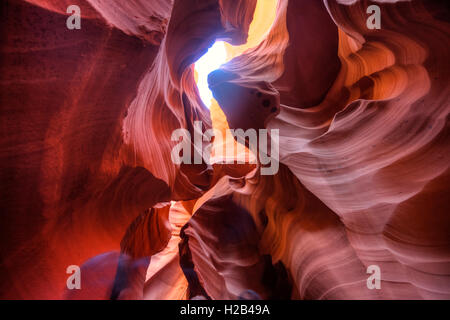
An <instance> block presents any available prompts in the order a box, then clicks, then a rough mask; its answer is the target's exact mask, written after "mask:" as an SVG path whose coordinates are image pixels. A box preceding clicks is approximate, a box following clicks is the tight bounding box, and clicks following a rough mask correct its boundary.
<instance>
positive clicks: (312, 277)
mask: <svg viewBox="0 0 450 320" xmlns="http://www.w3.org/2000/svg"><path fill="white" fill-rule="evenodd" d="M259 1H264V0H259ZM71 4H76V5H78V6H79V7H80V8H81V19H82V28H81V29H80V30H68V29H67V28H66V19H67V17H68V15H69V14H68V13H67V12H66V9H67V6H69V5H71ZM256 4H257V0H202V1H198V0H174V1H172V0H151V1H144V0H128V1H120V0H111V1H100V0H70V1H68V0H4V1H2V3H1V4H0V6H1V9H2V10H1V22H0V23H1V24H2V26H1V33H2V38H1V39H2V40H1V45H0V55H1V59H0V61H1V62H0V68H1V70H0V71H1V72H0V74H1V75H0V81H1V89H0V106H1V107H0V119H1V121H0V128H1V130H2V135H1V137H0V164H1V165H0V191H1V192H0V194H1V197H0V212H1V215H0V219H1V222H0V225H1V232H0V235H1V262H0V274H1V281H0V298H2V299H255V298H256V299H450V216H449V212H450V202H449V200H448V194H449V190H450V189H449V188H450V171H449V163H450V131H449V129H450V127H449V111H450V100H449V92H450V87H449V83H450V59H449V56H450V15H449V11H448V8H447V6H446V5H445V1H436V0H431V1H429V0H412V1H401V0H398V1H396V0H389V1H388V0H386V1H374V2H373V1H366V0H360V1H357V0H322V1H310V0H278V5H277V12H276V17H275V21H274V23H273V25H272V27H271V29H270V30H269V32H268V33H267V35H266V36H265V38H264V39H263V40H262V42H261V43H260V44H259V45H257V46H256V47H253V48H249V49H248V50H247V51H245V52H244V53H243V54H241V55H238V56H236V57H235V58H234V59H232V60H231V61H229V62H228V63H227V64H225V65H224V66H222V67H221V68H220V69H219V70H216V71H214V72H212V73H211V74H210V76H209V84H210V88H211V90H212V91H213V94H214V96H215V98H216V100H217V102H218V103H219V105H220V107H221V109H222V111H223V113H224V115H225V117H226V120H227V121H225V118H223V119H221V120H220V119H219V122H220V121H222V122H220V123H221V124H220V123H219V122H218V121H217V117H219V118H220V116H218V115H217V114H214V111H211V112H210V111H209V110H208V109H207V108H206V107H205V105H204V104H203V102H202V101H201V99H200V97H199V94H198V90H197V87H196V83H195V77H194V68H193V63H194V62H195V61H196V60H197V59H198V58H200V57H201V56H202V55H203V54H204V53H205V52H206V51H207V49H208V47H210V46H211V45H212V44H213V43H214V42H215V41H216V40H224V41H227V42H229V43H230V44H232V45H242V44H245V42H246V41H247V34H248V31H249V26H250V23H251V21H252V18H253V13H254V10H255V7H256ZM371 4H376V5H378V6H379V7H380V9H381V17H382V26H381V29H374V30H373V29H369V28H368V27H367V25H366V20H367V17H368V14H367V12H366V10H367V7H368V6H370V5H371ZM214 119H216V121H215V120H214ZM196 121H201V123H202V125H203V126H202V128H201V130H202V131H204V130H207V129H210V128H212V127H214V126H216V127H217V126H219V124H220V126H221V127H220V126H219V127H220V128H219V129H221V130H223V129H224V128H225V126H229V127H230V128H232V129H238V128H242V129H244V130H246V129H249V128H253V129H278V130H279V143H278V144H277V148H278V149H279V156H280V157H279V160H280V168H279V170H278V172H277V174H275V175H268V176H266V175H261V172H260V170H261V166H260V165H254V164H249V163H246V164H226V163H220V162H216V163H214V164H208V163H205V162H201V163H199V164H181V165H176V164H174V163H173V161H172V160H171V150H172V149H173V147H174V146H175V145H176V143H177V142H176V141H172V139H171V135H172V132H173V131H174V130H176V129H178V128H183V129H187V130H188V131H189V132H190V134H192V135H194V134H195V131H196V130H197V131H198V130H199V129H198V128H197V127H196V126H194V122H196ZM192 148H193V149H192V150H193V153H192V157H195V155H196V153H197V154H198V153H201V152H203V151H204V150H198V146H194V145H193V146H192ZM195 148H197V149H195ZM203 148H204V146H203ZM203 148H201V149H203ZM70 265H79V266H81V274H82V289H81V290H68V289H67V287H66V280H67V277H68V276H69V275H68V274H67V273H66V268H67V267H68V266H70ZM370 265H376V266H379V268H380V270H381V288H380V289H374V290H370V289H369V288H368V287H367V284H366V281H367V278H368V277H369V274H367V267H368V266H370Z"/></svg>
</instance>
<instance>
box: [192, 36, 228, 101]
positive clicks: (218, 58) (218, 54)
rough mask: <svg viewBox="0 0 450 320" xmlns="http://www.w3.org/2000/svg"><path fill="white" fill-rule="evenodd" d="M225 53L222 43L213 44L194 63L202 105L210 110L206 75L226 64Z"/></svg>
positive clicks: (210, 95) (209, 92)
mask: <svg viewBox="0 0 450 320" xmlns="http://www.w3.org/2000/svg"><path fill="white" fill-rule="evenodd" d="M227 61H228V60H227V51H226V49H225V44H224V42H223V41H217V42H215V43H214V44H213V45H212V47H211V48H209V50H208V52H207V53H205V54H204V55H203V56H202V57H201V58H200V59H198V60H197V62H196V63H195V71H196V72H197V75H198V80H197V87H198V91H199V93H200V97H201V98H202V101H203V103H204V104H205V105H206V106H207V107H208V108H210V107H211V104H212V99H213V95H212V92H211V90H209V87H208V74H210V73H211V72H212V71H214V70H216V69H218V68H219V67H220V66H221V65H222V64H224V63H225V62H227Z"/></svg>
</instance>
